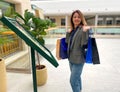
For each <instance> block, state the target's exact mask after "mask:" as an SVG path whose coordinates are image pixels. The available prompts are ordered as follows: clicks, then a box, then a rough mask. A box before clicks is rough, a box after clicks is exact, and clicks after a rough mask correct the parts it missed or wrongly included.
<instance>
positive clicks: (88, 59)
mask: <svg viewBox="0 0 120 92" xmlns="http://www.w3.org/2000/svg"><path fill="white" fill-rule="evenodd" d="M86 63H93V62H92V38H91V36H89V38H88V48H87V52H86Z"/></svg>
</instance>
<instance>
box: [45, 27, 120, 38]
mask: <svg viewBox="0 0 120 92" xmlns="http://www.w3.org/2000/svg"><path fill="white" fill-rule="evenodd" d="M91 28H92V33H93V34H95V35H107V36H108V35H112V36H115V35H119V36H120V26H91ZM67 29H69V27H68V28H67ZM65 34H66V27H63V26H62V27H56V28H51V29H49V30H47V37H61V36H65Z"/></svg>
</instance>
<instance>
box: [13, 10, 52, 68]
mask: <svg viewBox="0 0 120 92" xmlns="http://www.w3.org/2000/svg"><path fill="white" fill-rule="evenodd" d="M15 18H16V19H17V21H20V22H19V23H21V25H22V27H23V28H24V29H25V30H28V31H29V32H30V33H31V34H32V35H33V36H34V37H35V38H36V39H37V40H38V41H39V43H40V44H42V45H44V44H45V40H44V38H43V36H44V35H46V34H47V33H46V31H45V29H48V28H49V27H50V26H51V25H52V22H51V21H50V20H49V19H41V18H39V17H36V16H35V15H34V14H33V13H32V12H29V11H28V10H25V12H24V16H22V15H20V14H19V13H15ZM37 61H38V64H39V66H38V68H41V65H40V58H39V56H38V53H37Z"/></svg>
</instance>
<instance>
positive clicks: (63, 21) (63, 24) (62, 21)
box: [61, 18, 65, 26]
mask: <svg viewBox="0 0 120 92" xmlns="http://www.w3.org/2000/svg"><path fill="white" fill-rule="evenodd" d="M61 26H65V19H64V18H62V19H61Z"/></svg>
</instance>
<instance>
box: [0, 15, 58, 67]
mask: <svg viewBox="0 0 120 92" xmlns="http://www.w3.org/2000/svg"><path fill="white" fill-rule="evenodd" d="M1 21H2V22H3V23H4V24H5V25H6V26H8V27H9V28H10V29H11V30H13V31H14V32H15V33H16V34H17V35H18V36H19V37H20V38H21V39H23V40H24V41H25V42H26V43H27V44H28V45H29V46H30V47H32V48H33V49H34V50H36V51H37V52H38V53H39V54H40V55H42V56H43V57H44V58H45V59H47V60H48V61H49V62H50V63H51V64H52V65H54V66H55V67H57V66H58V63H57V61H56V59H55V58H54V56H53V55H52V53H51V52H50V51H49V50H48V49H47V48H46V47H45V46H44V45H42V44H40V43H39V42H38V41H37V39H35V38H34V37H33V36H32V35H31V34H30V32H29V31H27V30H25V29H24V28H23V27H22V26H21V25H20V24H19V23H18V22H17V21H16V20H15V19H13V18H8V17H2V18H1Z"/></svg>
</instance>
